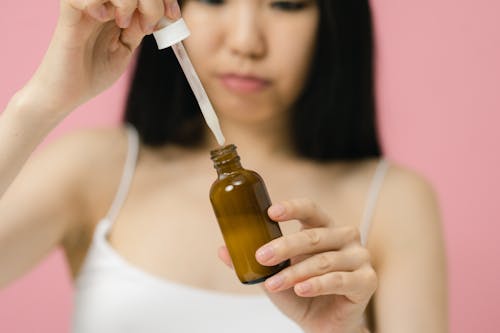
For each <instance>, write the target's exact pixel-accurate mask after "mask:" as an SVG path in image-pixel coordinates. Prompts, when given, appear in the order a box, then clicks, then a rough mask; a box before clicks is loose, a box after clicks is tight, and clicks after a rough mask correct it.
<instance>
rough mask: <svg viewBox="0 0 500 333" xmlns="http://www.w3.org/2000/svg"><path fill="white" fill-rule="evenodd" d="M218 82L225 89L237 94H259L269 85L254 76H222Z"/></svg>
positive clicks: (264, 80) (267, 81) (266, 81)
mask: <svg viewBox="0 0 500 333" xmlns="http://www.w3.org/2000/svg"><path fill="white" fill-rule="evenodd" d="M220 80H221V82H222V84H223V85H224V86H225V87H226V88H227V89H229V90H231V91H234V92H237V93H256V92H260V91H262V90H264V89H265V88H266V87H267V86H269V84H270V83H271V82H270V81H269V80H266V79H263V78H259V77H256V76H249V75H239V74H223V75H220Z"/></svg>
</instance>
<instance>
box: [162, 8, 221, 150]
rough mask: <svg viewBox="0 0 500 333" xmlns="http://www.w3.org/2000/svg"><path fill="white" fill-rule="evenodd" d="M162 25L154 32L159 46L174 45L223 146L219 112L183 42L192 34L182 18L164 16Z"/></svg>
mask: <svg viewBox="0 0 500 333" xmlns="http://www.w3.org/2000/svg"><path fill="white" fill-rule="evenodd" d="M160 25H163V26H164V27H163V28H161V29H160V30H157V31H155V32H154V33H153V35H154V37H155V39H156V43H157V44H158V48H159V49H164V48H167V47H169V46H171V47H172V50H173V51H174V54H175V56H176V58H177V60H178V61H179V64H180V66H181V68H182V71H183V72H184V75H185V76H186V79H187V81H188V83H189V86H190V87H191V89H192V90H193V93H194V96H195V97H196V100H197V101H198V105H199V106H200V109H201V113H202V114H203V117H204V118H205V122H206V123H207V125H208V127H209V128H210V130H211V131H212V133H213V134H214V136H215V139H216V140H217V143H218V144H219V145H221V146H223V145H224V143H225V141H226V139H225V138H224V135H223V134H222V131H221V128H220V124H219V119H218V118H217V114H216V113H215V110H214V108H213V106H212V103H210V100H209V98H208V96H207V93H206V92H205V89H204V88H203V85H202V84H201V81H200V78H199V77H198V74H196V71H195V69H194V67H193V64H192V63H191V60H190V59H189V56H188V54H187V52H186V49H185V48H184V44H182V40H184V39H186V38H187V37H188V36H189V34H190V32H189V29H188V28H187V26H186V23H185V22H184V20H183V19H182V18H181V19H179V20H177V21H175V22H172V21H170V20H168V19H166V18H164V19H162V21H160Z"/></svg>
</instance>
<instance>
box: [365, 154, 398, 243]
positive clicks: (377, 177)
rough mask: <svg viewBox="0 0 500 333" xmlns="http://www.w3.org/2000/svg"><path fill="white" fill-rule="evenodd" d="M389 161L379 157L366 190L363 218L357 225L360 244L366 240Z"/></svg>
mask: <svg viewBox="0 0 500 333" xmlns="http://www.w3.org/2000/svg"><path fill="white" fill-rule="evenodd" d="M389 166H390V164H389V162H388V161H387V160H385V159H383V158H382V159H380V161H379V163H378V165H377V169H376V170H375V173H374V174H373V178H372V182H371V184H370V188H369V190H368V195H367V196H366V202H365V209H364V212H363V218H362V220H361V224H360V226H359V232H360V235H361V244H362V245H363V246H366V243H367V240H368V234H369V232H370V228H371V225H372V221H373V217H374V213H375V207H376V205H377V199H378V197H379V194H380V190H381V189H382V184H383V183H384V178H385V175H386V174H387V170H388V169H389Z"/></svg>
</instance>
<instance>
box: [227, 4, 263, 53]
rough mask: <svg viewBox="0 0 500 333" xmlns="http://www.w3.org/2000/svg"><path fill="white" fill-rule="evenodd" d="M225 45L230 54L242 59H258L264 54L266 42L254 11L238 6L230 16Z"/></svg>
mask: <svg viewBox="0 0 500 333" xmlns="http://www.w3.org/2000/svg"><path fill="white" fill-rule="evenodd" d="M226 31H227V43H228V46H229V48H230V50H231V52H232V53H233V54H234V55H236V56H238V57H242V58H251V59H259V58H261V57H263V56H264V55H265V53H266V42H265V38H264V34H263V30H262V26H261V24H260V22H259V17H258V15H257V12H256V10H255V9H250V8H248V7H247V6H240V7H239V8H238V9H237V10H235V11H234V12H233V13H232V15H230V19H229V25H228V26H227V30H226Z"/></svg>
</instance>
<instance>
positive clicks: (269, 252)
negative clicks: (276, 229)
mask: <svg viewBox="0 0 500 333" xmlns="http://www.w3.org/2000/svg"><path fill="white" fill-rule="evenodd" d="M255 256H256V257H257V259H258V260H259V261H260V262H266V261H268V260H270V259H271V258H272V257H274V249H273V248H272V247H271V246H264V247H261V248H260V249H258V250H257V253H256V254H255Z"/></svg>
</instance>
